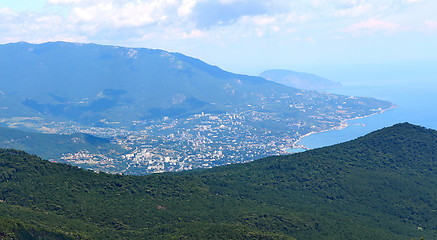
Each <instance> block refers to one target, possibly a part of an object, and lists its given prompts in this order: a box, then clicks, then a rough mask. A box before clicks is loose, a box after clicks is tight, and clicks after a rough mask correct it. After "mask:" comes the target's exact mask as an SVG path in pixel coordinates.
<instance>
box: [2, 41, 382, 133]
mask: <svg viewBox="0 0 437 240" xmlns="http://www.w3.org/2000/svg"><path fill="white" fill-rule="evenodd" d="M0 72H1V73H2V74H1V75H0V99H1V102H0V109H1V115H0V117H2V118H13V117H17V116H18V117H39V118H43V119H45V120H46V121H49V122H50V121H65V122H68V121H74V122H76V123H81V124H88V125H94V126H119V125H123V126H131V125H132V122H133V121H139V120H144V119H155V118H161V117H165V116H167V117H184V116H190V115H192V114H195V113H202V112H205V113H223V112H241V111H248V110H254V109H255V110H258V111H264V112H275V113H281V114H282V113H286V114H287V113H288V112H289V111H290V103H289V102H285V101H284V99H287V101H288V100H289V101H291V102H296V103H300V102H303V101H305V102H306V101H308V98H311V99H313V98H314V94H312V95H309V94H307V93H304V92H302V91H300V90H297V89H295V88H290V87H285V86H283V85H280V84H277V83H274V82H271V81H267V80H265V79H264V78H261V77H254V76H246V75H240V74H234V73H230V72H226V71H224V70H222V69H220V68H218V67H216V66H211V65H208V64H206V63H204V62H202V61H201V60H199V59H195V58H191V57H188V56H185V55H182V54H180V53H170V52H166V51H163V50H153V49H145V48H125V47H117V46H102V45H96V44H78V43H67V42H49V43H44V44H30V43H25V42H20V43H11V44H3V45H0ZM285 97H287V98H285ZM318 97H320V98H322V99H326V101H328V100H329V96H326V95H320V96H318ZM281 99H282V100H281ZM326 101H318V102H317V104H318V105H319V106H323V107H325V103H324V102H326ZM345 101H347V102H351V101H354V100H351V99H349V100H348V99H346V100H345ZM354 102H356V103H357V104H358V105H359V106H361V107H362V106H364V107H366V108H368V109H371V108H378V107H380V106H381V105H379V104H378V105H377V106H375V105H373V104H374V102H375V101H374V102H373V103H371V104H368V103H367V100H364V99H361V100H356V101H354ZM380 103H382V105H384V106H385V107H387V106H389V105H390V104H387V103H385V102H384V103H383V102H380ZM281 104H282V105H283V106H282V105H281ZM363 104H364V105H363ZM279 105H281V106H279ZM328 106H329V107H332V106H331V105H329V104H327V106H326V107H328ZM308 114H309V115H311V113H308ZM117 124H118V125H117Z"/></svg>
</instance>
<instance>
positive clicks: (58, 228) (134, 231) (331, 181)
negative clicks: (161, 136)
mask: <svg viewBox="0 0 437 240" xmlns="http://www.w3.org/2000/svg"><path fill="white" fill-rule="evenodd" d="M436 156H437V131H435V130H431V129H426V128H423V127H420V126H415V125H412V124H409V123H402V124H397V125H394V126H392V127H387V128H384V129H381V130H378V131H375V132H372V133H370V134H368V135H366V136H363V137H360V138H358V139H356V140H353V141H349V142H346V143H341V144H337V145H334V146H329V147H324V148H319V149H314V150H310V151H306V152H303V153H297V154H293V155H287V156H273V157H268V158H264V159H260V160H256V161H253V162H250V163H246V164H234V165H229V166H223V167H217V168H213V169H206V170H205V169H204V170H195V171H186V172H180V173H165V174H153V175H148V176H120V175H110V174H105V173H95V172H91V171H86V170H81V169H78V168H76V167H72V166H69V165H64V164H59V163H51V162H48V161H44V160H42V159H40V158H38V157H36V156H35V155H29V154H26V153H25V152H21V151H16V150H0V199H1V201H0V236H2V237H4V238H8V239H372V240H373V239H412V238H413V239H418V238H420V237H424V238H425V239H436V238H437V227H436V225H435V223H436V222H437V214H436V209H437V201H436V199H437V189H436V187H435V186H436V184H437V174H436V172H435V171H436V170H437V157H436Z"/></svg>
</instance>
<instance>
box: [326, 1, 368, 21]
mask: <svg viewBox="0 0 437 240" xmlns="http://www.w3.org/2000/svg"><path fill="white" fill-rule="evenodd" d="M372 10H374V7H373V5H372V4H369V3H365V4H359V5H356V6H353V7H350V8H346V9H339V10H337V11H335V12H334V16H335V17H340V18H342V17H360V16H363V15H367V14H369V13H371V12H372Z"/></svg>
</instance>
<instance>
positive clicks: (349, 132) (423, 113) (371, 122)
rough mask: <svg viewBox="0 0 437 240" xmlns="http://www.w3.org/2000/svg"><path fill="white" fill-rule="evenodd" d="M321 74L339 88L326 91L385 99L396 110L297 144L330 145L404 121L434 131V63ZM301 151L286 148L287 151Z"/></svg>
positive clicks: (436, 101) (436, 108) (332, 70)
mask: <svg viewBox="0 0 437 240" xmlns="http://www.w3.org/2000/svg"><path fill="white" fill-rule="evenodd" d="M325 72H326V73H325V75H329V76H330V77H329V78H330V79H332V80H334V79H335V80H336V81H339V82H340V83H342V85H343V87H342V88H339V89H334V90H329V92H331V93H336V94H342V95H348V96H361V97H373V98H377V99H382V100H388V101H390V102H392V103H394V104H395V105H397V108H395V109H391V110H388V111H386V112H384V113H381V114H377V115H373V116H370V117H367V118H362V119H356V120H351V121H349V122H348V123H349V126H348V127H346V128H344V129H342V130H332V131H327V132H321V133H315V134H312V135H310V136H307V137H305V138H303V139H302V140H301V141H300V142H299V144H300V145H304V146H305V147H307V148H310V149H313V148H319V147H324V146H329V145H334V144H337V143H342V142H346V141H349V140H353V139H355V138H357V137H360V136H363V135H365V134H367V133H370V132H372V131H375V130H378V129H381V128H384V127H389V126H392V125H394V124H397V123H404V122H409V123H412V124H416V125H420V126H423V127H426V128H431V129H436V130H437V64H429V63H428V64H420V63H415V64H398V65H396V64H395V65H389V66H387V65H373V66H358V65H356V66H352V67H351V66H349V67H348V68H346V69H342V68H330V69H329V70H327V71H325ZM339 73H340V74H339ZM303 150H304V149H300V148H299V149H290V152H301V151H303Z"/></svg>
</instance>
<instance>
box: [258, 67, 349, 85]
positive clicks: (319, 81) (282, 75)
mask: <svg viewBox="0 0 437 240" xmlns="http://www.w3.org/2000/svg"><path fill="white" fill-rule="evenodd" d="M260 76H261V77H263V78H265V79H267V80H270V81H273V82H277V83H280V84H284V85H285V86H289V87H293V88H298V89H306V90H324V89H332V88H339V87H341V84H340V83H338V82H334V81H331V80H328V79H326V78H322V77H319V76H317V75H314V74H311V73H303V72H294V71H290V70H280V69H274V70H267V71H264V72H262V73H261V74H260Z"/></svg>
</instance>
